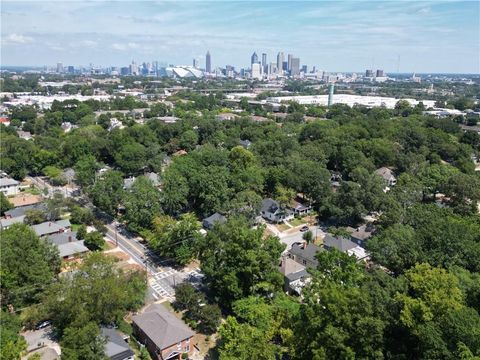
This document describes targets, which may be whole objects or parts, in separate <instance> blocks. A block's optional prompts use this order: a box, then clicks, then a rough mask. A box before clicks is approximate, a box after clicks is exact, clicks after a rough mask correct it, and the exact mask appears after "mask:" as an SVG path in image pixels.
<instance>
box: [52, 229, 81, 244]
mask: <svg viewBox="0 0 480 360" xmlns="http://www.w3.org/2000/svg"><path fill="white" fill-rule="evenodd" d="M48 241H50V242H51V243H52V244H55V245H63V244H67V243H69V242H74V241H77V232H76V231H68V232H63V233H58V234H51V235H48Z"/></svg>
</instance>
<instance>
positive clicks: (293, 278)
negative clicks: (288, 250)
mask: <svg viewBox="0 0 480 360" xmlns="http://www.w3.org/2000/svg"><path fill="white" fill-rule="evenodd" d="M280 272H281V273H282V274H283V279H284V290H285V291H286V292H287V293H289V294H297V295H301V293H302V289H303V287H304V286H305V285H307V284H308V283H309V282H310V281H311V276H310V274H309V273H308V272H307V270H306V267H305V266H304V265H302V264H299V263H298V262H296V261H295V260H293V259H291V258H289V257H288V256H283V257H282V260H281V263H280Z"/></svg>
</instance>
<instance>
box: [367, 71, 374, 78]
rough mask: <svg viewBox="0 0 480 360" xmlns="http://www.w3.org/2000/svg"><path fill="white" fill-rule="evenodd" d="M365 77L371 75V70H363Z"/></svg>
mask: <svg viewBox="0 0 480 360" xmlns="http://www.w3.org/2000/svg"><path fill="white" fill-rule="evenodd" d="M365 77H373V70H367V71H365Z"/></svg>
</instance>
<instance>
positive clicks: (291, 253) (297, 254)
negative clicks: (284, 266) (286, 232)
mask: <svg viewBox="0 0 480 360" xmlns="http://www.w3.org/2000/svg"><path fill="white" fill-rule="evenodd" d="M320 251H322V249H321V248H320V247H319V246H317V245H315V244H307V243H306V242H301V243H294V244H293V245H292V248H291V249H290V250H288V253H287V256H288V257H289V258H290V259H292V260H294V261H296V262H297V263H299V264H301V265H303V266H305V267H314V268H316V267H317V266H318V260H317V258H316V257H315V256H316V255H317V253H318V252H320Z"/></svg>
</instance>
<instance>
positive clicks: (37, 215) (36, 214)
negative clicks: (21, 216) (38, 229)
mask: <svg viewBox="0 0 480 360" xmlns="http://www.w3.org/2000/svg"><path fill="white" fill-rule="evenodd" d="M45 221H47V217H46V215H45V213H44V212H43V211H42V210H35V209H30V210H27V211H25V220H24V222H25V223H26V224H29V225H35V224H40V223H42V222H45Z"/></svg>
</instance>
